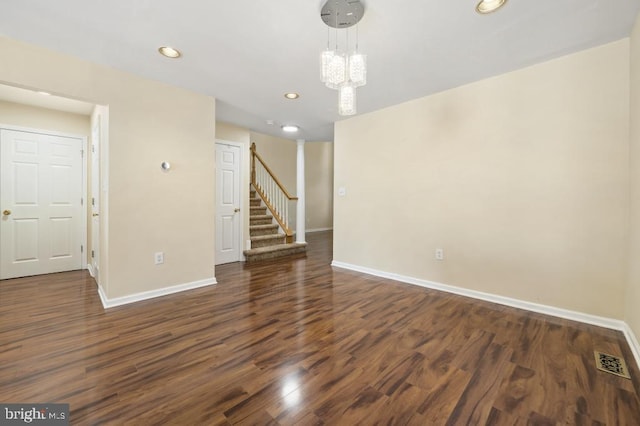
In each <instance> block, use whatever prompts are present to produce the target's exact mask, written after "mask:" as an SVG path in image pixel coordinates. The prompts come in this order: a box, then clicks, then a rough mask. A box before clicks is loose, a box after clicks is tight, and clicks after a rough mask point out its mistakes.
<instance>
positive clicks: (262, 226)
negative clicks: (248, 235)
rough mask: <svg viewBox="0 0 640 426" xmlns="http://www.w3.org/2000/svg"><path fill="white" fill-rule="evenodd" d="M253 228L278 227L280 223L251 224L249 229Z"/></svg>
mask: <svg viewBox="0 0 640 426" xmlns="http://www.w3.org/2000/svg"><path fill="white" fill-rule="evenodd" d="M251 229H255V230H258V229H278V224H277V223H270V224H266V225H249V230H251Z"/></svg>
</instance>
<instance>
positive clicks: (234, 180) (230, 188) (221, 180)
mask: <svg viewBox="0 0 640 426" xmlns="http://www.w3.org/2000/svg"><path fill="white" fill-rule="evenodd" d="M240 155H241V150H240V147H239V146H235V145H228V144H224V143H216V262H215V263H216V265H219V264H221V263H229V262H238V261H240V247H241V241H240V238H241V235H240V225H241V224H240V222H241V220H240V218H241V217H242V216H241V215H240V199H241V197H240V161H241V158H240Z"/></svg>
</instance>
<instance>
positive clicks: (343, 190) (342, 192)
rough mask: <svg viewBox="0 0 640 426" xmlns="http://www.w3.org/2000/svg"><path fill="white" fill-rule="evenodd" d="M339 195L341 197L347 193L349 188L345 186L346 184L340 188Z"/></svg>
mask: <svg viewBox="0 0 640 426" xmlns="http://www.w3.org/2000/svg"><path fill="white" fill-rule="evenodd" d="M338 195H339V196H340V197H344V196H345V195H347V188H345V187H344V186H341V187H340V188H338Z"/></svg>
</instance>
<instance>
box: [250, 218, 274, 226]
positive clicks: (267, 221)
mask: <svg viewBox="0 0 640 426" xmlns="http://www.w3.org/2000/svg"><path fill="white" fill-rule="evenodd" d="M271 223H272V222H271V219H254V218H250V219H249V225H271Z"/></svg>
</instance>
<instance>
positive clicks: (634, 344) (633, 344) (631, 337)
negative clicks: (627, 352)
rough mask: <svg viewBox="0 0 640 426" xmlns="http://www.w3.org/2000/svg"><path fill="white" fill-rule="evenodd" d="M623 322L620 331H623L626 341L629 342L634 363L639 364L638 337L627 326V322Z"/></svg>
mask: <svg viewBox="0 0 640 426" xmlns="http://www.w3.org/2000/svg"><path fill="white" fill-rule="evenodd" d="M623 324H624V328H623V329H622V332H623V333H624V337H626V339H627V343H629V347H630V348H631V352H633V357H634V358H635V359H636V365H638V366H640V344H639V343H638V339H637V338H636V335H635V333H634V332H633V330H632V329H631V327H629V324H627V323H626V322H625V323H623Z"/></svg>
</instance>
